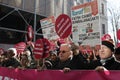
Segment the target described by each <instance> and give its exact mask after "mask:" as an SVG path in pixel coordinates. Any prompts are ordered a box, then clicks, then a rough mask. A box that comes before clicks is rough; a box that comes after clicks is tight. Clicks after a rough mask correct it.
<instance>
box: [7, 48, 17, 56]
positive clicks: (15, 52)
mask: <svg viewBox="0 0 120 80" xmlns="http://www.w3.org/2000/svg"><path fill="white" fill-rule="evenodd" d="M8 50H12V51H13V53H14V57H16V56H17V50H16V48H9V49H8Z"/></svg>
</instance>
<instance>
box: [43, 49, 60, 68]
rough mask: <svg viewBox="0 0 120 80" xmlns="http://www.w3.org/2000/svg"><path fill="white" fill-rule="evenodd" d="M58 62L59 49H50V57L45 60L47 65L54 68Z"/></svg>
mask: <svg viewBox="0 0 120 80" xmlns="http://www.w3.org/2000/svg"><path fill="white" fill-rule="evenodd" d="M57 63H58V54H57V51H50V52H49V57H48V59H46V60H45V65H46V67H47V69H52V68H53V67H55V66H56V65H57Z"/></svg>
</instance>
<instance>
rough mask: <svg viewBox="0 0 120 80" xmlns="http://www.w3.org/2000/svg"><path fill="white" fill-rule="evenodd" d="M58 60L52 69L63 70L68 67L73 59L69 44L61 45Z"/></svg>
mask: <svg viewBox="0 0 120 80" xmlns="http://www.w3.org/2000/svg"><path fill="white" fill-rule="evenodd" d="M58 57H59V60H58V62H57V65H56V66H55V67H53V69H63V68H65V67H69V64H70V61H71V60H72V57H73V52H72V51H71V45H69V44H61V46H60V52H59V55H58Z"/></svg>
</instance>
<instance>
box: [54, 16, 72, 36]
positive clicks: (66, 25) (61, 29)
mask: <svg viewBox="0 0 120 80" xmlns="http://www.w3.org/2000/svg"><path fill="white" fill-rule="evenodd" d="M55 30H56V33H57V34H58V36H59V37H60V38H67V37H68V36H69V35H70V34H71V32H72V22H71V19H70V17H69V16H68V15H66V14H61V15H60V16H58V18H57V19H56V22H55Z"/></svg>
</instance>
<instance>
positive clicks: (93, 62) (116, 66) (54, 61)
mask: <svg viewBox="0 0 120 80" xmlns="http://www.w3.org/2000/svg"><path fill="white" fill-rule="evenodd" d="M101 43H102V44H101V48H100V50H99V51H92V53H91V54H87V53H86V54H85V53H84V54H83V52H82V51H81V50H80V48H79V46H78V45H76V44H74V43H70V44H68V43H63V44H58V46H57V48H56V49H55V50H51V51H49V55H48V57H46V58H45V59H39V60H36V59H35V58H34V56H33V55H34V53H33V48H34V47H33V46H31V45H27V47H26V48H25V50H24V51H23V52H22V53H21V54H17V51H16V49H15V48H9V49H8V50H7V51H4V52H3V53H0V66H1V67H8V68H19V69H38V70H46V69H49V70H63V71H64V72H69V71H70V70H98V71H99V70H105V69H107V70H120V61H119V60H120V57H119V56H120V47H116V48H115V45H114V43H113V41H110V40H104V41H102V42H101Z"/></svg>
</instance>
